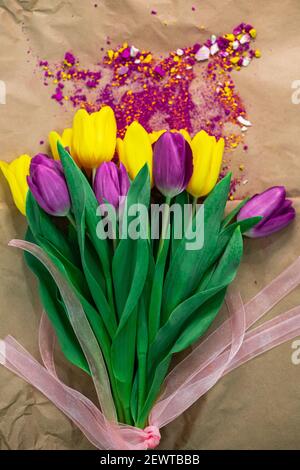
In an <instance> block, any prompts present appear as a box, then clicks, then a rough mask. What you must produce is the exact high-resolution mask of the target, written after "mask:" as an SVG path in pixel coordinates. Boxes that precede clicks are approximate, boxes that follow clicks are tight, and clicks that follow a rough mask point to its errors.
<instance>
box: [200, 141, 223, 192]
mask: <svg viewBox="0 0 300 470" xmlns="http://www.w3.org/2000/svg"><path fill="white" fill-rule="evenodd" d="M224 147H225V141H224V139H223V138H221V139H219V141H218V142H217V143H216V144H215V146H214V148H213V152H212V160H211V167H210V171H209V174H208V177H207V180H206V182H205V185H204V188H203V190H202V192H201V193H200V194H199V196H206V195H207V194H209V193H210V192H211V191H212V189H213V188H214V187H215V185H216V183H217V181H218V177H219V174H220V170H221V165H222V159H223V153H224Z"/></svg>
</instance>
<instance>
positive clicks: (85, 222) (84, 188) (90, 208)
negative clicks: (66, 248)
mask: <svg viewBox="0 0 300 470" xmlns="http://www.w3.org/2000/svg"><path fill="white" fill-rule="evenodd" d="M58 150H59V154H60V157H61V161H62V165H63V167H64V172H65V177H66V180H67V184H68V189H69V193H70V196H71V201H72V210H73V213H74V217H75V221H76V226H77V234H78V244H79V248H80V254H81V262H82V266H83V270H84V274H85V277H86V280H87V283H88V285H89V288H90V291H91V294H92V297H93V299H94V302H95V304H96V306H97V308H98V310H99V312H100V314H101V316H102V319H103V322H104V324H105V327H106V329H107V331H108V333H109V335H110V337H111V338H112V337H113V336H114V334H115V332H116V328H117V323H116V317H115V313H114V310H113V297H112V286H111V272H110V266H109V250H108V245H107V240H100V239H98V237H97V234H96V227H97V223H98V222H99V220H98V219H97V214H96V211H97V207H98V203H97V200H96V197H95V195H94V193H93V191H92V189H91V187H90V185H89V183H88V181H87V179H86V178H85V176H84V175H83V173H82V172H81V171H80V169H79V168H78V167H77V165H76V164H75V163H74V161H73V160H72V158H71V156H70V155H69V154H68V152H66V150H65V149H64V148H63V147H62V146H61V145H59V144H58ZM87 234H88V236H89V239H88V240H87ZM90 242H92V244H93V246H94V248H95V250H96V252H97V253H98V256H99V259H100V261H101V265H102V269H103V272H102V271H101V269H100V267H99V263H95V260H94V258H93V256H91V253H90V251H89V249H88V246H89V243H90ZM95 270H96V271H95ZM104 282H105V285H106V286H107V295H108V297H109V299H110V302H108V301H107V299H106V292H104V291H103V284H104Z"/></svg>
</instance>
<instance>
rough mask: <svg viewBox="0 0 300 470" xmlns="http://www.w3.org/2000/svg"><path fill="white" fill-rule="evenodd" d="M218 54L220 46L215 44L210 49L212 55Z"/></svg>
mask: <svg viewBox="0 0 300 470" xmlns="http://www.w3.org/2000/svg"><path fill="white" fill-rule="evenodd" d="M217 52H219V46H218V44H217V43H216V42H215V43H214V44H213V45H212V46H211V48H210V53H211V55H215V54H216V53H217Z"/></svg>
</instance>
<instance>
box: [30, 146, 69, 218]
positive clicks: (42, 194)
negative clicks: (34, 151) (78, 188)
mask: <svg viewBox="0 0 300 470" xmlns="http://www.w3.org/2000/svg"><path fill="white" fill-rule="evenodd" d="M27 182H28V186H29V188H30V190H31V192H32V194H33V196H34V198H35V200H36V201H37V203H38V204H39V206H41V208H42V209H44V211H45V212H47V213H48V214H50V215H55V216H61V217H62V216H65V215H67V214H68V212H69V210H70V207H71V201H70V195H69V191H68V187H67V184H66V180H65V177H64V173H63V168H62V165H61V162H59V161H56V160H51V159H50V158H48V157H47V155H43V154H38V155H36V156H35V157H34V158H33V159H32V160H31V165H30V175H29V176H28V177H27Z"/></svg>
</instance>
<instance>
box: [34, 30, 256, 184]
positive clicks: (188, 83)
mask: <svg viewBox="0 0 300 470" xmlns="http://www.w3.org/2000/svg"><path fill="white" fill-rule="evenodd" d="M253 32H255V34H254V33H253ZM255 36H256V31H255V30H254V28H253V27H252V26H251V25H248V24H246V23H241V24H240V25H238V26H236V27H235V28H234V29H233V31H232V33H229V34H225V35H223V36H219V37H216V36H212V37H211V38H209V39H208V40H207V41H206V42H205V43H204V44H194V45H192V46H188V47H184V48H182V49H177V51H172V52H170V53H169V54H168V55H167V57H164V58H162V59H157V58H155V57H154V56H153V54H152V53H151V52H150V51H145V50H139V49H137V48H136V47H134V46H132V45H128V44H123V45H122V46H121V47H118V48H116V49H110V50H108V51H107V53H106V55H105V56H104V57H103V59H102V60H101V62H100V63H99V64H97V66H96V67H94V68H93V69H90V68H84V67H82V66H81V64H80V61H79V59H78V58H77V57H76V56H75V55H74V54H73V53H71V52H66V53H65V55H64V58H63V60H62V61H61V62H60V63H58V64H51V65H50V64H49V63H48V61H45V60H41V61H40V62H39V66H40V67H41V68H42V70H43V78H44V84H45V85H47V86H48V85H51V84H52V85H53V86H54V92H53V93H52V95H51V98H52V99H53V100H55V101H56V102H57V103H59V104H60V105H61V106H64V105H67V104H69V103H71V105H72V106H73V107H74V108H85V109H86V110H87V111H88V112H93V111H97V110H99V109H100V108H101V107H102V106H104V105H109V106H111V107H112V108H113V109H114V111H115V115H116V119H117V124H118V132H119V136H120V137H123V136H124V134H125V132H126V129H127V127H128V125H129V124H130V123H131V122H132V121H134V120H138V121H139V122H140V123H141V124H142V125H143V126H144V127H145V128H146V130H147V131H148V132H151V131H153V130H159V129H162V128H166V129H185V130H187V131H188V132H189V133H190V134H191V135H194V134H195V133H196V132H198V131H199V130H200V129H204V130H206V131H207V132H208V133H209V134H211V135H214V136H215V137H216V138H220V137H224V138H225V143H226V148H227V150H231V151H232V150H234V149H235V148H236V147H237V146H238V145H239V144H242V145H243V149H244V151H246V149H248V147H247V145H245V144H244V137H243V133H242V132H241V127H242V126H241V124H239V122H238V120H237V118H238V117H243V118H247V113H246V109H245V105H244V103H243V101H242V99H241V97H240V95H239V94H238V92H237V91H236V88H235V84H234V81H233V79H232V77H231V74H230V72H231V71H232V70H237V71H238V70H241V69H242V68H243V66H246V65H249V63H250V62H251V61H252V59H253V58H255V57H256V56H257V55H256V53H257V51H255V50H254V49H252V48H251V42H252V40H253V38H254V37H255ZM106 42H107V44H110V39H109V38H107V41H106ZM207 51H208V58H207V60H205V59H203V52H205V54H207ZM228 125H230V126H229V127H231V131H228V130H227V128H228ZM226 170H227V166H226V164H225V167H224V171H225V172H226ZM239 181H240V178H235V179H234V181H233V186H232V193H233V192H234V191H235V187H236V185H237V184H238V183H239Z"/></svg>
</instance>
